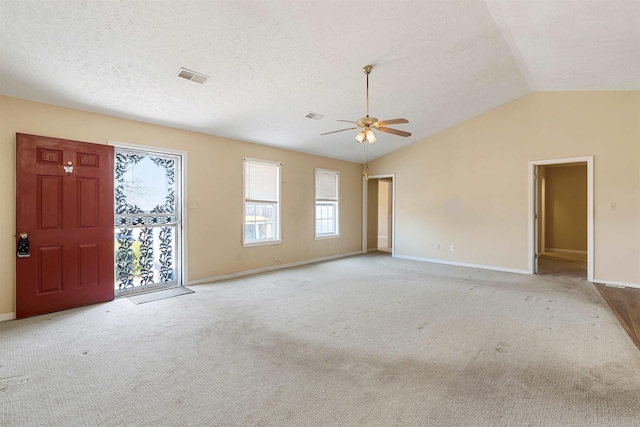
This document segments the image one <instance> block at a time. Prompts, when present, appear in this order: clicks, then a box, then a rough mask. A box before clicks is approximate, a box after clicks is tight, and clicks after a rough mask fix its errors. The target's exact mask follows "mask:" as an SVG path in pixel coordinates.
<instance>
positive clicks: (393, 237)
mask: <svg viewBox="0 0 640 427" xmlns="http://www.w3.org/2000/svg"><path fill="white" fill-rule="evenodd" d="M385 178H389V179H391V199H392V201H391V255H395V253H396V174H395V173H389V174H383V175H369V179H385ZM367 181H368V179H367V178H366V177H364V176H363V177H362V253H364V254H366V253H367V250H368V248H367V244H368V243H367V225H368V222H367V213H368V211H369V208H368V206H367V203H368V201H369V200H368V193H369V191H368V189H369V185H368V183H367ZM377 244H378V242H376V247H375V248H373V250H378V247H377Z"/></svg>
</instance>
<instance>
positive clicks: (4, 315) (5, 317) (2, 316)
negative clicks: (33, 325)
mask: <svg viewBox="0 0 640 427" xmlns="http://www.w3.org/2000/svg"><path fill="white" fill-rule="evenodd" d="M15 318H16V313H15V311H11V312H9V313H0V322H4V321H5V320H13V319H15Z"/></svg>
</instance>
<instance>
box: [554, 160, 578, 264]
mask: <svg viewBox="0 0 640 427" xmlns="http://www.w3.org/2000/svg"><path fill="white" fill-rule="evenodd" d="M545 170H546V174H545V175H546V176H545V213H544V221H545V246H546V250H550V249H560V250H571V251H584V252H585V253H586V251H587V165H586V164H585V165H582V166H547V167H545Z"/></svg>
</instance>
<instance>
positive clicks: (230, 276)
mask: <svg viewBox="0 0 640 427" xmlns="http://www.w3.org/2000/svg"><path fill="white" fill-rule="evenodd" d="M361 253H362V251H355V252H348V253H346V254H339V255H330V256H325V257H322V258H313V259H307V260H304V261H296V262H290V263H287V264H279V265H272V266H269V267H262V268H254V269H253V270H244V271H236V272H235V273H228V274H220V275H218V276H210V277H203V278H202V279H195V280H189V282H188V283H187V286H193V285H201V284H203V283H211V282H218V281H220V280H227V279H235V278H236V277H242V276H250V275H252V274H258V273H265V272H267V271H273V270H281V269H283V268H290V267H297V266H300V265H305V264H315V263H317V262H322V261H329V260H332V259H338V258H346V257H349V256H353V255H359V254H361Z"/></svg>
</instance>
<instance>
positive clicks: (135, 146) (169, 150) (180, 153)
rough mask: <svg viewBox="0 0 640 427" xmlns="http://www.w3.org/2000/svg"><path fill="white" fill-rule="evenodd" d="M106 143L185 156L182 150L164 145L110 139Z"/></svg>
mask: <svg viewBox="0 0 640 427" xmlns="http://www.w3.org/2000/svg"><path fill="white" fill-rule="evenodd" d="M107 145H113V146H114V147H118V148H130V149H131V150H138V151H147V152H150V153H159V154H162V153H166V154H174V155H179V156H186V155H187V152H186V151H184V150H176V149H173V148H164V147H155V146H151V145H143V144H132V143H130V142H121V141H112V140H108V141H107Z"/></svg>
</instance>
